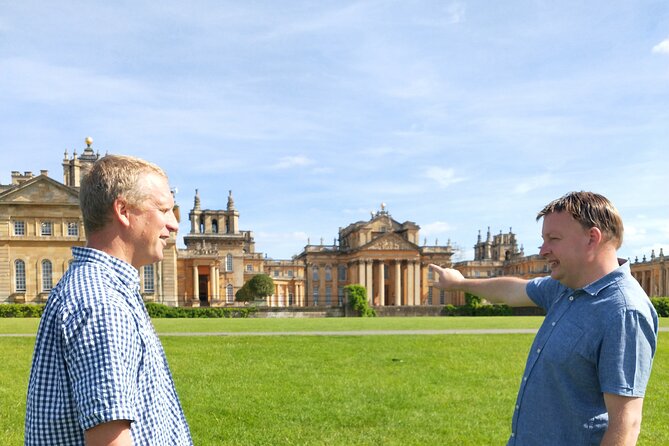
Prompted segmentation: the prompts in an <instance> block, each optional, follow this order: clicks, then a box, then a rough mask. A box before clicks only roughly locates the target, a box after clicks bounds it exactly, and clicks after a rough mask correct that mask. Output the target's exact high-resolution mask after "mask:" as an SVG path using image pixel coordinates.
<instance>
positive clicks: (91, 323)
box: [25, 155, 192, 446]
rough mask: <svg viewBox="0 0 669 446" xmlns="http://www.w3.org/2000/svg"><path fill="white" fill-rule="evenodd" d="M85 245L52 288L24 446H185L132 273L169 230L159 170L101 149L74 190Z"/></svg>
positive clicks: (156, 253)
mask: <svg viewBox="0 0 669 446" xmlns="http://www.w3.org/2000/svg"><path fill="white" fill-rule="evenodd" d="M79 200H80V205H81V211H82V214H83V219H84V227H85V229H86V238H87V245H86V247H84V248H78V247H75V248H73V250H72V253H73V257H74V262H73V263H72V265H71V266H70V268H69V269H68V270H67V272H66V273H65V274H64V275H63V278H62V279H61V280H60V282H59V283H58V285H57V286H56V287H55V288H54V289H53V290H52V291H51V294H50V295H49V299H48V301H47V304H46V308H45V310H44V313H43V315H42V320H41V321H40V326H39V330H38V333H37V340H36V343H35V352H34V355H33V364H32V369H31V372H30V381H29V384H28V400H27V410H26V425H25V444H26V445H27V446H32V445H49V446H52V445H84V444H85V445H87V446H97V445H135V446H139V445H192V440H191V436H190V431H189V428H188V424H187V423H186V419H185V417H184V414H183V411H182V409H181V404H180V402H179V398H178V397H177V394H176V391H175V388H174V382H173V381H172V376H171V374H170V371H169V368H168V365H167V360H166V358H165V353H164V351H163V348H162V345H161V343H160V341H159V339H158V337H157V336H156V334H155V332H154V330H153V326H152V325H151V321H150V319H149V316H148V314H147V312H146V309H145V307H144V302H143V300H142V296H141V295H140V293H139V274H138V270H139V268H140V267H142V266H144V265H149V264H152V263H155V262H157V261H160V260H162V258H163V248H164V247H165V245H166V241H167V239H168V238H169V236H170V232H171V231H176V230H177V220H176V217H175V215H174V212H173V207H174V199H173V197H172V193H171V192H170V187H169V184H168V181H167V176H166V175H165V173H164V172H163V171H162V170H161V169H160V168H159V167H158V166H156V165H154V164H151V163H149V162H146V161H144V160H141V159H138V158H134V157H128V156H114V155H108V156H105V157H103V158H101V159H99V160H98V161H97V162H96V163H95V164H94V165H93V166H92V168H91V170H90V172H89V173H88V174H87V175H86V176H85V177H84V178H83V180H82V182H81V188H80V191H79Z"/></svg>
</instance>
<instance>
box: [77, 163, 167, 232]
mask: <svg viewBox="0 0 669 446" xmlns="http://www.w3.org/2000/svg"><path fill="white" fill-rule="evenodd" d="M147 173H153V174H157V175H159V176H161V177H163V178H165V179H167V175H166V174H165V172H164V171H163V170H162V169H161V168H160V167H158V166H157V165H155V164H153V163H150V162H148V161H145V160H143V159H140V158H136V157H133V156H124V155H107V156H104V157H102V158H100V159H99V160H97V161H96V162H95V163H94V164H93V166H92V167H91V169H90V170H89V171H88V172H87V173H86V175H85V176H84V178H83V179H82V180H81V187H80V189H79V206H80V207H81V213H82V215H83V218H84V228H85V229H86V232H87V233H94V232H96V231H99V230H100V229H102V228H104V227H105V225H106V224H107V223H108V222H109V221H110V220H111V211H112V206H113V204H114V201H115V200H116V199H117V198H123V199H125V200H126V201H127V202H128V203H129V204H131V205H134V206H139V205H141V204H142V203H143V202H144V200H146V199H147V198H149V197H148V195H147V194H146V193H145V192H144V190H143V189H142V187H141V179H142V177H143V176H144V175H145V174H147Z"/></svg>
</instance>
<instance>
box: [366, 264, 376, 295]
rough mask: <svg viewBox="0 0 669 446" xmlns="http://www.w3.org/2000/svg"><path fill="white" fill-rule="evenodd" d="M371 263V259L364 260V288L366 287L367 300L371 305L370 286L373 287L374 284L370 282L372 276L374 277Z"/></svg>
mask: <svg viewBox="0 0 669 446" xmlns="http://www.w3.org/2000/svg"><path fill="white" fill-rule="evenodd" d="M372 264H373V261H372V260H365V266H366V268H365V288H367V302H369V303H370V305H373V301H372V296H374V294H373V293H372V288H373V287H374V284H373V283H372V278H373V277H374V273H373V271H372Z"/></svg>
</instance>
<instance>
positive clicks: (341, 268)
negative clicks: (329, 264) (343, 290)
mask: <svg viewBox="0 0 669 446" xmlns="http://www.w3.org/2000/svg"><path fill="white" fill-rule="evenodd" d="M338 269H339V274H338V275H339V281H340V282H343V281H345V280H346V265H339V268H338Z"/></svg>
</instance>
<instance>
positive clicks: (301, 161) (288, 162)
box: [273, 155, 314, 169]
mask: <svg viewBox="0 0 669 446" xmlns="http://www.w3.org/2000/svg"><path fill="white" fill-rule="evenodd" d="M312 164H314V161H313V160H311V159H309V158H307V157H306V156H302V155H298V156H284V157H283V158H281V159H280V160H279V162H277V163H276V164H275V165H274V166H273V167H274V168H275V169H290V168H293V167H305V166H310V165H312Z"/></svg>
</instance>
